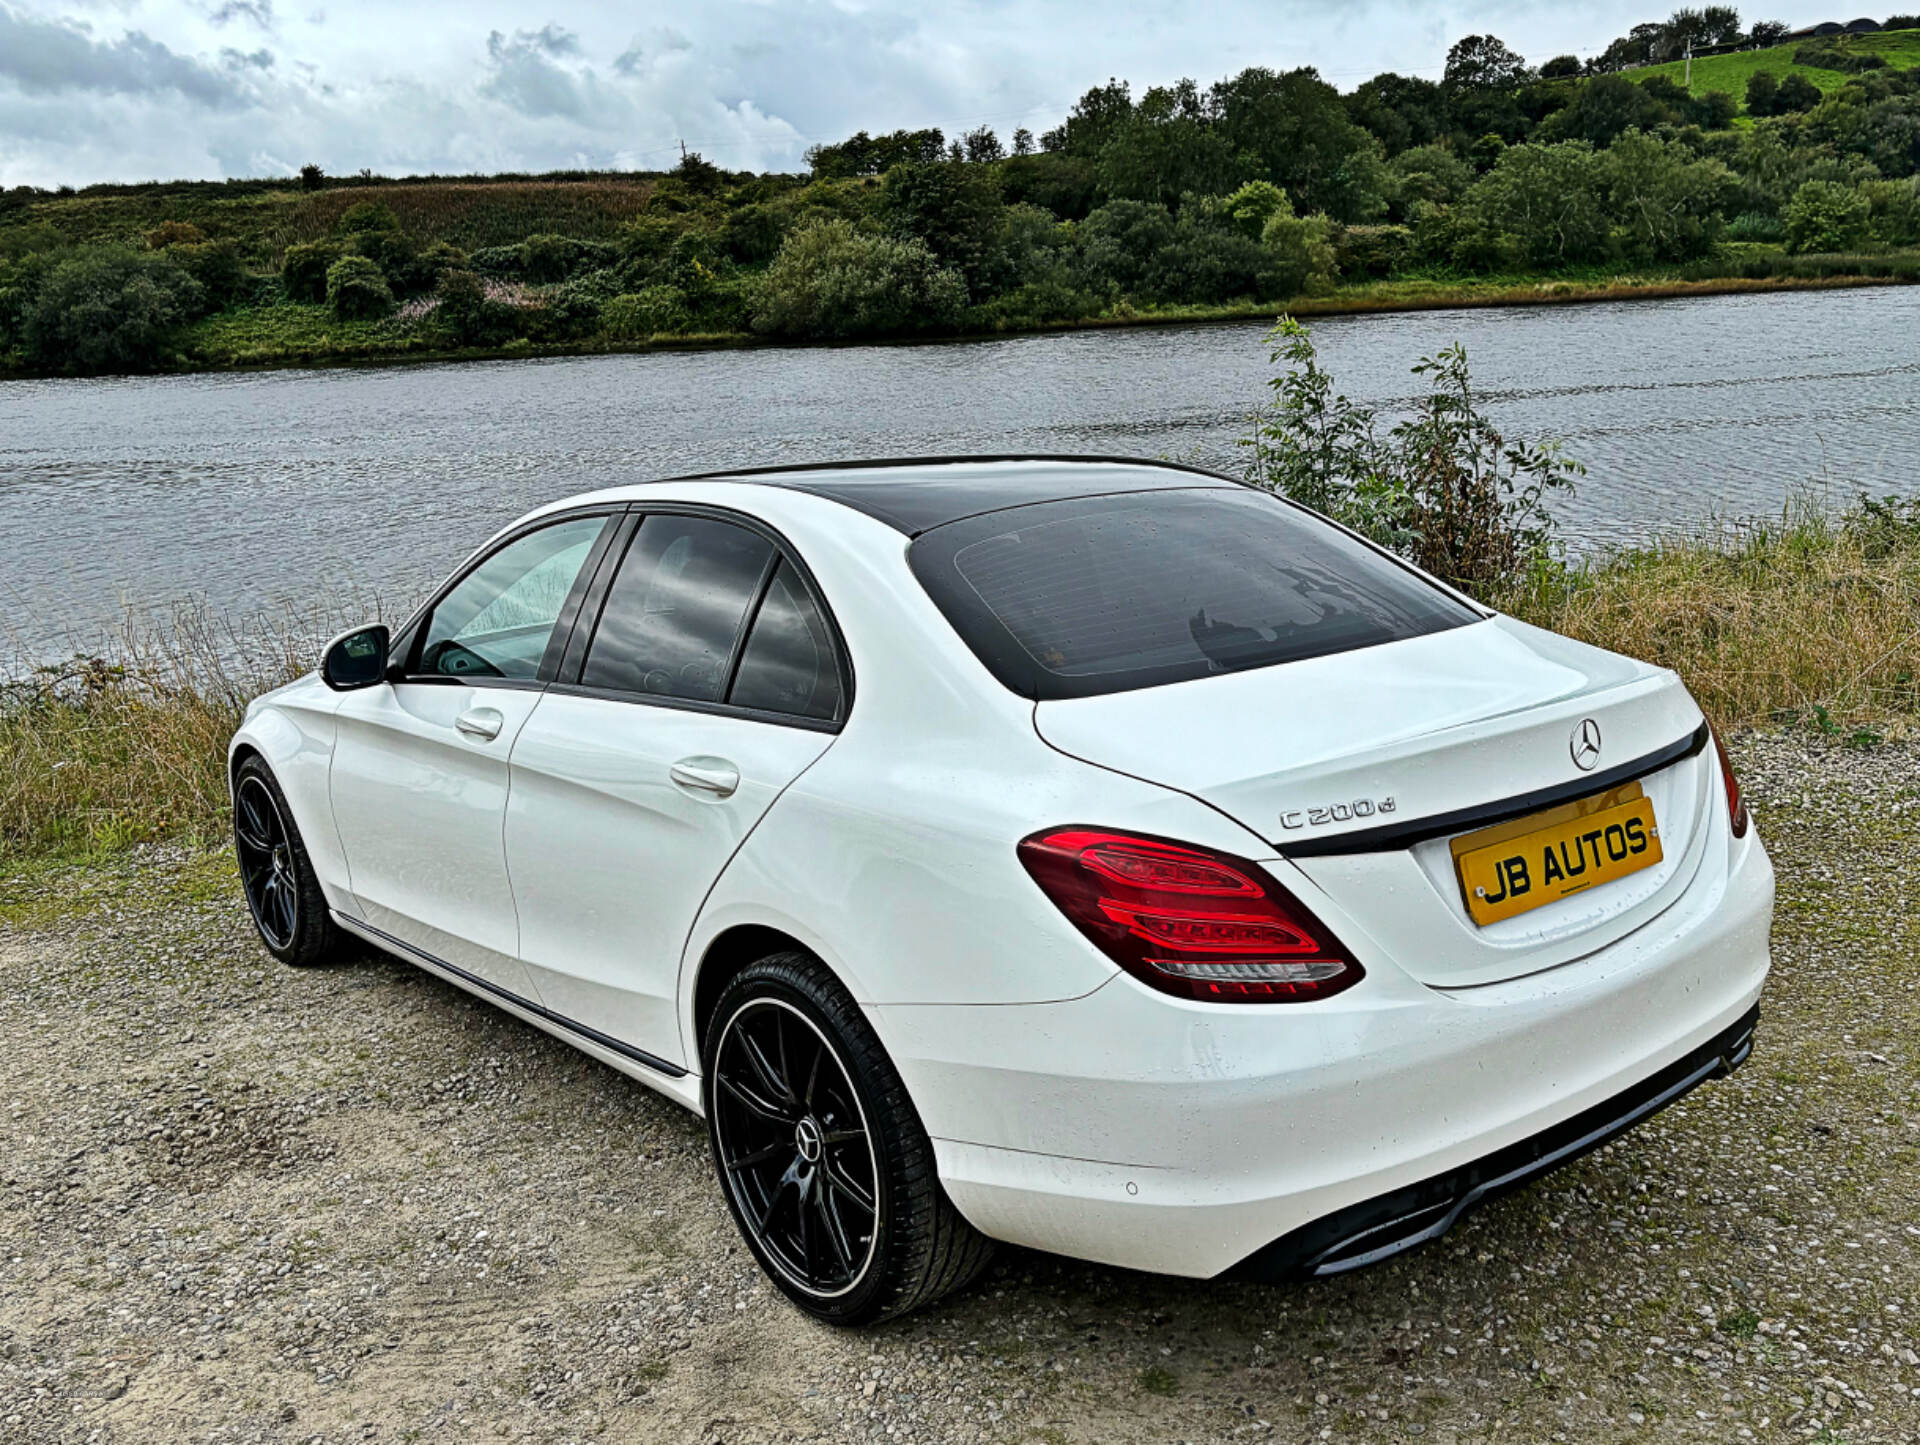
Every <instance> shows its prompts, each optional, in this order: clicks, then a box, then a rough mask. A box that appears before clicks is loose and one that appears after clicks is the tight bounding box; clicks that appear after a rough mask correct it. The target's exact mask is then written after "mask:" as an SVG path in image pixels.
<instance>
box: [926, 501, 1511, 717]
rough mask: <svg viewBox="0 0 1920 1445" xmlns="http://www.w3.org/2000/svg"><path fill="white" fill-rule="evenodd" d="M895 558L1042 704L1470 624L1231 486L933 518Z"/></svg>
mask: <svg viewBox="0 0 1920 1445" xmlns="http://www.w3.org/2000/svg"><path fill="white" fill-rule="evenodd" d="M908 560H909V562H910V563H911V564H912V566H913V570H914V575H915V576H917V577H918V578H919V579H920V582H921V584H922V585H923V586H924V587H925V588H926V589H927V592H928V593H929V595H931V596H932V598H933V600H934V601H935V602H936V603H937V604H938V605H939V607H940V610H941V611H942V612H944V613H945V614H946V617H947V620H948V621H949V622H951V623H952V624H953V627H954V630H955V631H956V632H958V633H959V634H960V636H961V638H962V639H964V640H965V642H966V643H967V645H968V646H969V647H970V648H971V649H972V650H973V651H974V653H975V654H976V655H977V656H978V657H979V658H980V660H981V661H982V662H984V663H985V664H986V665H987V667H988V668H989V669H990V670H991V671H992V672H993V673H994V675H995V676H996V677H998V678H999V679H1000V681H1001V682H1003V683H1004V684H1006V686H1008V687H1009V688H1011V689H1012V690H1013V691H1015V692H1017V693H1019V694H1020V695H1021V696H1023V697H1031V698H1035V699H1038V700H1043V701H1044V700H1046V699H1051V698H1070V697H1090V696H1094V695H1097V694H1100V693H1110V692H1122V691H1125V690H1127V689H1130V688H1137V687H1153V686H1157V685H1159V684H1163V683H1170V682H1182V681H1185V680H1188V679H1190V678H1201V677H1207V676H1211V675H1215V674H1219V673H1226V672H1240V671H1244V670H1246V669H1248V668H1255V667H1272V666H1274V665H1276V664H1280V663H1287V662H1298V661H1301V660H1303V659H1306V658H1311V657H1325V656H1327V655H1329V654H1331V653H1337V652H1350V651H1353V650H1355V649H1357V648H1363V647H1374V646H1377V645H1379V644H1381V643H1386V642H1396V641H1399V640H1401V639H1404V638H1410V637H1419V636H1422V635H1424V634H1426V633H1430V632H1440V631H1444V630H1445V629H1447V628H1451V627H1460V626H1464V625H1465V624H1467V623H1470V622H1475V621H1478V620H1479V614H1478V613H1476V612H1475V611H1474V610H1473V609H1472V608H1470V607H1468V606H1467V605H1466V604H1465V603H1463V602H1460V601H1458V600H1456V599H1455V598H1453V597H1451V596H1449V595H1448V594H1447V593H1445V592H1443V591H1441V590H1440V589H1439V588H1438V587H1435V586H1433V585H1432V584H1431V583H1429V582H1427V581H1425V580H1424V579H1422V578H1421V577H1420V576H1419V575H1418V574H1417V573H1415V572H1412V571H1410V570H1409V569H1407V568H1405V567H1402V566H1400V565H1399V564H1397V563H1395V562H1394V561H1392V560H1391V559H1389V558H1387V557H1384V556H1382V555H1381V554H1380V553H1378V552H1376V551H1374V550H1373V549H1372V548H1371V547H1368V546H1366V545H1365V544H1364V543H1361V542H1359V541H1357V540H1355V539H1354V538H1353V537H1350V536H1348V535H1347V534H1346V533H1345V532H1342V531H1340V530H1339V529H1338V528H1337V527H1334V526H1332V525H1330V524H1328V523H1327V522H1325V521H1322V520H1321V519H1319V518H1317V517H1315V516H1313V515H1312V514H1310V513H1308V512H1304V511H1301V510H1299V509H1298V508H1295V507H1291V506H1288V505H1286V504H1285V503H1283V502H1280V501H1278V500H1276V499H1274V498H1272V497H1269V496H1265V495H1262V494H1261V493H1258V492H1255V491H1252V490H1249V489H1244V488H1239V487H1219V488H1194V489H1192V490H1186V491H1167V492H1156V493H1151V494H1141V495H1131V496H1104V497H1082V498H1076V499H1073V500H1068V501H1059V502H1042V503H1038V504H1034V505H1030V506H1023V507H1011V508H1008V509H1006V510H1004V511H999V512H990V513H987V514H985V515H983V516H978V517H971V518H967V519H965V520H962V521H958V522H952V523H949V524H948V525H946V526H944V527H935V528H933V529H932V530H930V531H928V532H926V533H924V534H923V535H922V536H921V537H920V538H919V539H918V540H917V541H915V542H914V544H913V546H912V548H911V549H910V550H909V552H908Z"/></svg>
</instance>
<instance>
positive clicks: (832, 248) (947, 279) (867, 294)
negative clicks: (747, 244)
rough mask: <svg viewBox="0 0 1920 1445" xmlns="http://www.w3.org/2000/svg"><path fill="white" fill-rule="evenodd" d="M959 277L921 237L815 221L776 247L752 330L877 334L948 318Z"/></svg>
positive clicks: (963, 298)
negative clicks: (866, 230) (871, 231)
mask: <svg viewBox="0 0 1920 1445" xmlns="http://www.w3.org/2000/svg"><path fill="white" fill-rule="evenodd" d="M966 304H967V286H966V282H964V281H963V280H961V278H960V276H959V274H958V273H957V272H954V271H950V270H947V269H946V268H944V267H942V266H941V265H940V264H939V262H938V261H937V260H935V258H934V255H933V252H931V251H930V250H928V249H927V246H926V243H925V242H923V241H920V240H918V239H913V238H899V237H893V236H877V235H873V234H871V233H869V232H864V231H860V230H857V229H856V228H855V227H854V226H852V225H851V224H849V223H848V222H846V221H816V222H814V223H813V224H811V225H807V226H803V227H801V228H800V229H799V230H797V231H795V232H794V233H793V234H792V235H791V236H789V237H788V238H787V240H786V243H785V244H784V245H782V246H781V248H780V254H779V255H778V256H777V257H776V258H775V259H774V262H773V265H772V266H770V267H768V268H767V275H766V280H765V283H764V284H763V286H762V287H761V290H760V294H759V298H758V301H757V303H756V304H755V306H754V310H753V327H754V330H756V331H762V332H772V333H774V334H776V335H781V336H794V337H817V338H830V337H848V336H882V335H887V334H890V333H897V332H904V331H918V330H923V329H925V328H927V327H931V326H940V325H950V324H952V323H953V322H954V321H955V320H957V319H958V317H959V315H960V312H961V310H962V309H963V308H964V307H965V306H966Z"/></svg>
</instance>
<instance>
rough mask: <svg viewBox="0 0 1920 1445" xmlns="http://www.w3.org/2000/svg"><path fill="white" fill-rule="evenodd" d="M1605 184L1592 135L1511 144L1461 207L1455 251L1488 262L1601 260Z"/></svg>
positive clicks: (1473, 263)
mask: <svg viewBox="0 0 1920 1445" xmlns="http://www.w3.org/2000/svg"><path fill="white" fill-rule="evenodd" d="M1603 187H1604V178H1603V176H1602V174H1601V169H1600V162H1599V159H1598V153H1597V152H1596V151H1595V150H1594V149H1593V147H1592V146H1590V145H1589V144H1587V143H1586V142H1585V141H1562V142H1561V143H1560V144H1558V145H1518V146H1510V147H1508V148H1506V149H1504V150H1502V151H1501V152H1500V156H1499V159H1498V160H1496V161H1495V162H1494V164H1493V168H1492V169H1491V170H1489V171H1488V172H1487V173H1486V174H1485V175H1484V176H1482V177H1481V178H1480V179H1479V180H1478V181H1476V182H1475V183H1474V186H1473V188H1472V189H1471V190H1470V191H1468V192H1467V194H1466V196H1465V198H1464V199H1463V200H1462V201H1461V202H1460V204H1459V205H1458V206H1457V207H1455V210H1456V211H1457V212H1458V216H1457V218H1456V225H1457V234H1456V237H1455V241H1454V259H1455V260H1456V261H1458V262H1459V263H1460V264H1461V265H1463V266H1468V267H1473V268H1476V269H1482V270H1494V269H1500V268H1503V267H1505V266H1506V265H1508V264H1511V263H1512V262H1513V261H1516V260H1519V261H1524V262H1525V263H1527V264H1529V265H1533V266H1538V267H1542V268H1552V267H1559V266H1569V265H1584V264H1587V263H1589V262H1593V261H1597V260H1600V259H1602V258H1604V257H1605V255H1606V253H1607V246H1608V239H1609V238H1608V214H1607V205H1606V201H1605V197H1604V191H1603Z"/></svg>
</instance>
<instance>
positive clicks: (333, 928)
mask: <svg viewBox="0 0 1920 1445" xmlns="http://www.w3.org/2000/svg"><path fill="white" fill-rule="evenodd" d="M233 852H234V857H235V858H236V859H237V860H238V861H239V864H240V887H241V889H242V891H243V892H245V894H246V896H247V910H248V911H249V912H250V913H252V914H253V924H254V927H255V928H257V929H258V930H259V932H260V941H261V942H262V943H264V944H265V945H266V947H267V952H268V953H271V954H272V955H273V956H274V957H275V958H277V959H279V960H280V961H281V962H282V963H288V964H293V965H294V966H296V967H306V966H308V965H310V964H315V963H320V962H322V961H323V960H325V959H326V958H328V957H330V956H331V955H333V954H334V953H336V952H337V951H338V950H339V949H340V948H341V947H342V945H343V944H344V943H345V942H346V935H345V934H344V933H343V932H342V931H341V929H340V927H339V925H338V924H336V923H335V922H334V921H333V916H332V915H331V913H329V912H328V909H327V895H326V894H325V892H324V891H322V889H321V887H320V880H319V878H317V877H316V876H315V875H314V871H313V861H312V859H310V858H309V857H308V856H307V848H306V844H305V843H304V842H302V841H301V838H300V830H299V828H298V827H297V826H295V824H294V821H293V810H292V809H291V808H289V807H288V806H287V798H286V794H285V793H283V792H281V791H280V784H279V783H278V782H277V781H276V780H275V779H274V776H273V773H272V771H271V770H270V769H269V768H268V767H267V765H266V763H265V762H264V761H263V760H262V759H261V758H259V757H258V756H252V757H248V758H246V759H244V760H243V761H242V762H241V764H240V766H239V767H237V768H235V769H234V772H233Z"/></svg>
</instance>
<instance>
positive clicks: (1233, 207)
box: [1220, 181, 1293, 241]
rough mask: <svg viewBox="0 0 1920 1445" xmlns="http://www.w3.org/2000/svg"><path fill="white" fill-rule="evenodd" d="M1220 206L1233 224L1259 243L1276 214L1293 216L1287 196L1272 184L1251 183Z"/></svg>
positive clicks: (1269, 182) (1265, 182) (1270, 182)
mask: <svg viewBox="0 0 1920 1445" xmlns="http://www.w3.org/2000/svg"><path fill="white" fill-rule="evenodd" d="M1220 204H1221V208H1222V209H1223V210H1224V211H1225V212H1226V213H1227V215H1228V216H1230V217H1231V218H1232V219H1233V224H1234V225H1236V226H1238V227H1239V228H1240V230H1241V231H1242V232H1243V233H1244V234H1246V235H1248V236H1250V237H1252V238H1253V239H1254V240H1256V241H1257V240H1259V239H1260V236H1261V233H1262V232H1264V231H1265V230H1266V229H1267V222H1268V221H1270V220H1272V219H1273V217H1274V215H1275V214H1276V213H1277V212H1280V211H1285V212H1286V213H1287V214H1288V215H1292V214H1293V206H1292V205H1291V203H1289V202H1288V200H1287V193H1286V192H1285V191H1283V190H1281V189H1280V187H1278V186H1276V185H1275V184H1274V183H1273V182H1272V181H1248V182H1247V183H1246V184H1245V185H1244V186H1242V187H1240V189H1239V190H1237V191H1235V192H1234V193H1233V194H1232V195H1230V196H1228V197H1227V198H1226V199H1225V200H1224V201H1222V202H1221V203H1220Z"/></svg>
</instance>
